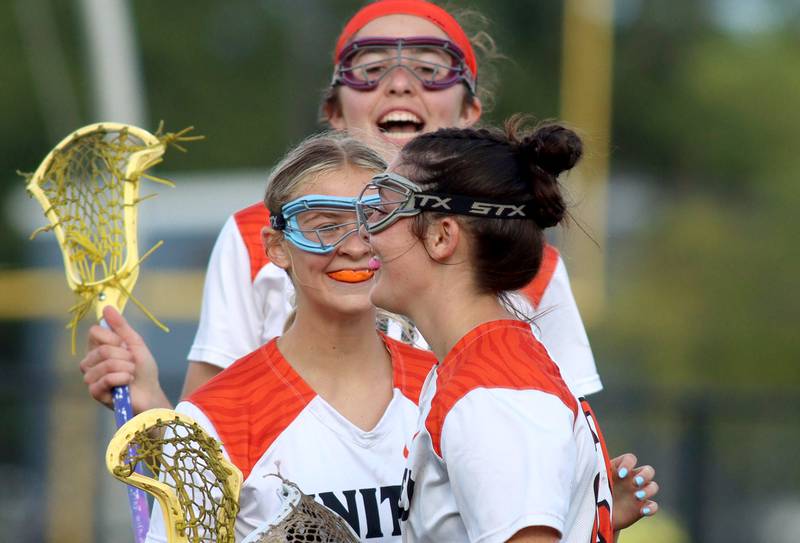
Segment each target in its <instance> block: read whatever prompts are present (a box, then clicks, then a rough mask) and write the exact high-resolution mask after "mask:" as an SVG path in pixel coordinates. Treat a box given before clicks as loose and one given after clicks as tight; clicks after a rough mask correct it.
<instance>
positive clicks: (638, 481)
mask: <svg viewBox="0 0 800 543" xmlns="http://www.w3.org/2000/svg"><path fill="white" fill-rule="evenodd" d="M633 482H634V483H635V484H636V486H642V485H643V484H644V477H642V476H641V475H637V476H636V477H634V478H633Z"/></svg>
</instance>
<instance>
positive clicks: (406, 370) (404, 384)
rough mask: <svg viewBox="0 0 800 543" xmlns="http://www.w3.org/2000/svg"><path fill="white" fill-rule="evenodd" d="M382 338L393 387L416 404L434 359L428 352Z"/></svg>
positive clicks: (387, 337)
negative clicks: (388, 360) (392, 373)
mask: <svg viewBox="0 0 800 543" xmlns="http://www.w3.org/2000/svg"><path fill="white" fill-rule="evenodd" d="M382 338H383V341H384V344H385V345H386V348H387V349H388V350H389V353H390V354H391V357H392V369H393V371H394V387H395V388H398V389H400V392H401V393H402V394H403V395H404V396H405V397H407V398H408V399H409V400H411V401H413V402H414V403H416V404H418V403H419V395H420V392H421V391H422V385H423V384H424V383H425V379H426V378H427V377H428V373H430V371H431V368H432V367H433V365H434V364H435V363H436V357H435V356H434V355H433V353H432V352H430V351H425V350H422V349H417V348H416V347H412V346H411V345H408V344H407V343H403V342H402V341H398V340H396V339H392V338H390V337H389V336H386V335H382Z"/></svg>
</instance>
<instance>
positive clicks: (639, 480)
mask: <svg viewBox="0 0 800 543" xmlns="http://www.w3.org/2000/svg"><path fill="white" fill-rule="evenodd" d="M632 473H633V478H632V479H631V480H632V481H633V484H634V486H636V487H637V488H642V487H644V486H646V485H647V484H649V483H650V481H652V480H653V479H654V478H655V476H656V470H655V469H654V468H653V466H639V467H638V468H636V469H634V470H633V472H632ZM656 486H657V485H656Z"/></svg>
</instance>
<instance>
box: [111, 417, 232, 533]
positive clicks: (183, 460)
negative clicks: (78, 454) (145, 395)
mask: <svg viewBox="0 0 800 543" xmlns="http://www.w3.org/2000/svg"><path fill="white" fill-rule="evenodd" d="M139 462H142V463H143V464H144V465H145V466H146V468H147V471H149V472H150V473H151V474H152V476H148V475H142V474H140V473H137V472H135V471H134V466H135V465H136V464H137V463H139ZM106 467H107V468H108V471H109V472H111V474H112V475H113V476H114V477H116V478H117V479H119V480H120V481H122V482H123V483H126V484H128V485H132V486H135V487H137V488H141V489H142V490H144V491H145V492H147V493H149V494H152V495H153V496H155V498H156V499H157V500H158V503H159V504H160V506H161V511H162V514H163V518H164V526H165V528H166V532H167V541H168V542H169V543H196V542H212V541H213V542H217V543H234V534H235V532H234V524H235V521H236V515H237V514H238V512H239V490H240V489H241V486H242V472H241V471H239V469H238V468H237V467H236V466H235V465H233V464H231V463H230V462H229V461H228V460H226V459H225V457H224V455H223V453H222V448H221V446H220V442H219V441H217V440H216V439H214V438H213V437H211V436H209V435H208V434H207V433H206V432H205V431H204V430H203V429H202V428H201V427H200V426H199V425H198V424H197V422H195V421H194V420H193V419H192V418H191V417H188V416H186V415H182V414H179V413H176V412H175V411H172V410H170V409H151V410H149V411H145V412H144V413H140V414H139V415H137V416H136V417H134V418H132V419H131V420H129V421H128V422H127V423H125V424H124V425H123V426H121V427H120V428H119V430H117V432H116V434H114V437H113V438H112V439H111V442H110V443H109V445H108V449H107V451H106Z"/></svg>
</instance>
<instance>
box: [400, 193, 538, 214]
mask: <svg viewBox="0 0 800 543" xmlns="http://www.w3.org/2000/svg"><path fill="white" fill-rule="evenodd" d="M409 204H410V206H409V207H411V208H413V209H419V210H421V211H434V212H438V213H447V214H451V215H467V216H470V217H482V218H488V219H529V220H534V216H535V213H536V210H537V207H536V206H535V202H534V201H533V200H526V201H522V202H498V201H495V200H484V199H479V198H471V197H469V196H459V195H455V194H443V193H435V192H415V193H414V194H412V195H411V197H410V202H409Z"/></svg>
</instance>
